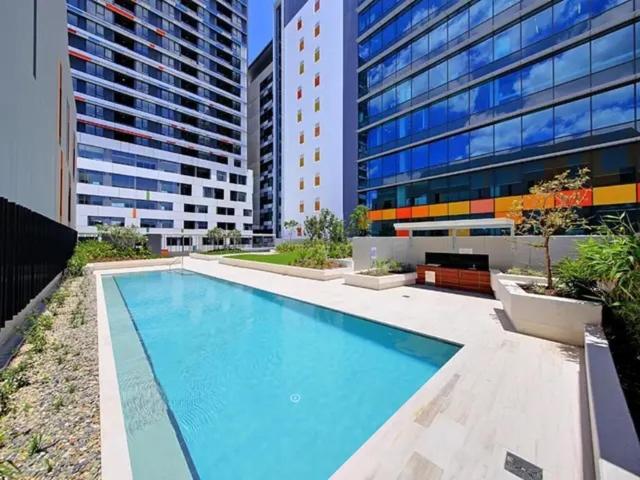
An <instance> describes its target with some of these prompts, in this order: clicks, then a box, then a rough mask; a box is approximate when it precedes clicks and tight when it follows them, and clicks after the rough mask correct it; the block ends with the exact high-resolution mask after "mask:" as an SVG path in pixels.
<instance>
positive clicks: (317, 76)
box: [313, 73, 320, 87]
mask: <svg viewBox="0 0 640 480" xmlns="http://www.w3.org/2000/svg"><path fill="white" fill-rule="evenodd" d="M313 85H314V86H316V87H319V86H320V74H319V73H316V75H315V77H314V79H313Z"/></svg>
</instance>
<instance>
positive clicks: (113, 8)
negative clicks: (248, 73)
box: [106, 3, 136, 20]
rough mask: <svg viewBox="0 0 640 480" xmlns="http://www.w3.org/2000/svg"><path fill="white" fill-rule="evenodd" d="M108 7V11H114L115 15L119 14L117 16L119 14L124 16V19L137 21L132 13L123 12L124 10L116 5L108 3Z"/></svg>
mask: <svg viewBox="0 0 640 480" xmlns="http://www.w3.org/2000/svg"><path fill="white" fill-rule="evenodd" d="M106 6H107V9H108V10H111V11H112V12H114V13H117V14H119V15H122V16H123V17H125V18H128V19H129V20H133V19H135V18H136V17H135V16H134V15H133V14H131V13H129V12H127V11H126V10H123V9H122V8H120V7H116V6H115V5H113V4H111V3H107V5H106Z"/></svg>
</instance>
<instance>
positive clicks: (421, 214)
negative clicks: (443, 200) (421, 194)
mask: <svg viewBox="0 0 640 480" xmlns="http://www.w3.org/2000/svg"><path fill="white" fill-rule="evenodd" d="M428 216H429V205H420V206H419V207H411V218H426V217H428Z"/></svg>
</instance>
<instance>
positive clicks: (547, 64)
mask: <svg viewBox="0 0 640 480" xmlns="http://www.w3.org/2000/svg"><path fill="white" fill-rule="evenodd" d="M552 86H553V61H552V59H550V58H548V59H546V60H543V61H542V62H538V63H534V64H533V65H531V66H529V67H526V68H525V69H523V70H522V95H524V96H526V95H530V94H532V93H535V92H540V91H542V90H546V89H547V88H551V87H552Z"/></svg>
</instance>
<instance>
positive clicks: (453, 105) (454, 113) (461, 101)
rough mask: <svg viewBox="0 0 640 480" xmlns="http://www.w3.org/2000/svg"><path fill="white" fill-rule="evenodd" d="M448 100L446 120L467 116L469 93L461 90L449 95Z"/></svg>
mask: <svg viewBox="0 0 640 480" xmlns="http://www.w3.org/2000/svg"><path fill="white" fill-rule="evenodd" d="M447 102H448V120H449V121H450V122H451V121H453V120H458V119H460V118H466V117H468V116H469V94H468V93H467V92H462V93H460V94H458V95H455V96H453V97H450V98H449V100H448V101H447Z"/></svg>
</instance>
